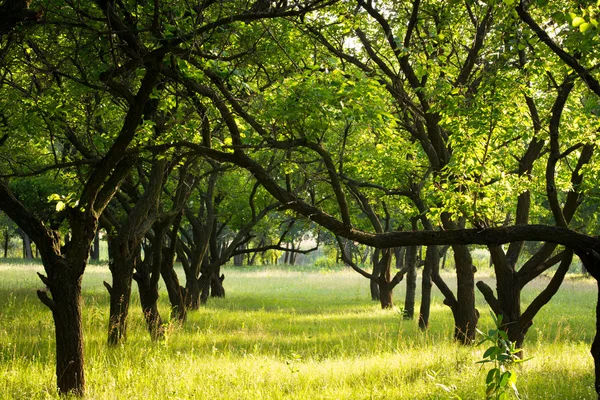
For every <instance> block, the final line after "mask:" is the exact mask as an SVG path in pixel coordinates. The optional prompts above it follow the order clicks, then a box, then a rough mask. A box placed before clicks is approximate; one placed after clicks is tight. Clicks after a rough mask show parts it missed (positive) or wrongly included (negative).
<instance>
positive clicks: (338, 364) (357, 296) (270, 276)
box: [0, 263, 596, 399]
mask: <svg viewBox="0 0 600 400" xmlns="http://www.w3.org/2000/svg"><path fill="white" fill-rule="evenodd" d="M40 270H41V267H40V266H38V265H35V264H22V263H12V264H10V265H8V264H0V321H1V323H0V398H2V399H10V398H14V399H30V398H36V399H45V398H56V397H57V395H56V392H55V390H54V381H55V378H54V331H53V325H52V320H51V315H50V312H49V311H48V310H47V309H46V308H45V307H44V306H43V305H42V304H41V303H40V302H39V300H38V299H37V298H36V295H35V289H36V288H38V287H41V286H42V285H41V282H40V281H39V279H38V278H37V276H36V274H35V273H36V272H37V271H40ZM225 274H226V280H225V286H226V291H227V297H226V298H225V299H211V300H210V301H209V304H208V305H206V306H205V307H202V308H201V309H200V310H198V311H194V312H191V313H190V314H189V318H188V321H187V323H186V324H185V326H183V327H176V326H171V325H169V326H168V329H167V333H168V334H167V339H166V340H165V341H164V342H161V343H152V342H151V341H150V339H149V335H148V334H147V333H146V331H145V326H144V324H143V320H142V317H141V312H140V307H139V303H138V299H137V297H136V296H137V295H135V294H134V302H133V304H132V310H131V319H130V325H129V334H128V342H127V343H126V344H125V345H123V346H121V347H118V348H116V349H108V348H107V346H106V345H105V341H106V328H107V319H108V317H107V314H108V294H107V293H106V291H105V289H104V288H103V286H102V281H103V280H108V281H110V274H109V272H108V269H107V268H106V267H105V266H101V265H94V266H90V267H89V268H88V270H87V271H86V274H85V277H84V329H85V339H86V348H85V356H86V373H87V384H88V397H89V398H91V399H166V398H172V399H186V398H190V399H194V398H219V399H363V398H364V399H367V398H368V399H438V398H439V399H444V398H451V394H449V393H448V392H447V391H446V390H445V389H444V388H447V389H450V390H452V391H453V393H454V394H456V395H459V396H460V397H461V398H463V399H481V398H483V390H484V380H485V374H486V369H485V367H484V368H482V367H481V366H480V365H479V364H476V361H477V360H479V358H480V357H481V354H482V353H483V349H482V348H471V347H462V346H458V345H456V344H454V343H453V342H452V340H451V337H452V316H451V313H450V311H449V310H448V308H447V307H446V306H444V305H442V303H441V300H442V299H441V296H440V295H439V293H437V291H435V297H434V300H433V306H432V315H431V328H430V330H429V331H427V332H425V333H423V332H420V331H419V329H418V327H417V324H416V321H403V320H402V318H401V312H400V311H401V310H400V309H396V310H394V311H382V310H380V309H379V308H378V305H377V304H376V303H373V302H371V301H370V300H369V295H368V284H367V281H366V280H365V279H364V278H362V277H360V276H359V275H358V274H356V273H354V272H352V271H334V272H325V273H324V272H315V271H312V272H300V271H286V270H282V269H268V268H245V269H234V268H228V269H226V271H225ZM180 275H181V274H180ZM447 278H448V280H449V283H451V284H454V281H453V280H452V276H451V273H450V272H448V273H447ZM480 278H481V279H485V280H489V282H490V283H491V282H492V281H491V278H490V276H489V271H487V272H486V271H483V272H482V273H480ZM545 282H547V278H541V279H540V280H539V281H535V282H533V283H532V284H531V285H530V286H531V288H529V289H527V290H526V291H525V292H524V293H523V297H524V298H525V299H527V300H528V301H529V300H531V299H532V298H533V296H534V295H535V293H537V292H539V290H541V289H542V288H543V284H544V283H545ZM595 296H596V289H595V284H594V282H593V281H591V280H589V279H585V278H581V277H577V278H573V279H568V280H567V281H566V282H565V284H564V287H563V288H562V289H561V291H560V292H559V294H558V295H557V296H556V298H555V299H553V300H552V301H551V303H550V304H549V305H548V306H547V307H546V308H545V309H544V310H542V312H541V313H540V315H539V317H538V318H537V319H536V321H535V325H534V326H533V327H532V328H531V330H530V333H529V335H528V337H527V339H526V343H525V352H526V354H527V356H532V357H533V359H531V360H530V361H528V362H526V363H525V364H523V365H522V366H521V367H519V368H518V369H517V374H518V376H519V382H518V386H519V389H520V391H521V394H522V397H523V398H525V399H592V398H595V396H594V391H593V363H592V359H591V356H589V344H590V343H591V340H592V338H593V335H594V307H595V301H596V299H595ZM403 297H404V286H403V285H402V287H401V288H400V289H399V290H396V292H395V301H396V304H397V306H401V305H402V303H403ZM478 301H479V309H480V311H481V313H482V319H481V324H480V328H481V329H486V328H488V327H490V326H491V319H490V318H489V316H488V313H487V307H486V306H485V305H484V302H483V300H482V299H481V298H478ZM417 307H418V305H417ZM160 308H161V311H162V313H163V317H164V318H165V319H167V318H168V313H169V306H168V303H167V298H166V295H163V296H162V297H161V303H160Z"/></svg>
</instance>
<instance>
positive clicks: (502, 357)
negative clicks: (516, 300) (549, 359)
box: [477, 312, 527, 400]
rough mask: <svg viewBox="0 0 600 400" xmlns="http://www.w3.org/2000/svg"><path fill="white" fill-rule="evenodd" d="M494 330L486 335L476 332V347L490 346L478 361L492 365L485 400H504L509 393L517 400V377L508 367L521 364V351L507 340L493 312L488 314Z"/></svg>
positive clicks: (499, 320) (500, 316)
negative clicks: (479, 339)
mask: <svg viewBox="0 0 600 400" xmlns="http://www.w3.org/2000/svg"><path fill="white" fill-rule="evenodd" d="M490 314H491V315H492V319H493V320H494V324H495V325H496V328H495V329H490V330H489V331H488V333H487V334H485V333H483V332H481V331H480V330H477V332H478V333H479V335H480V336H481V337H482V339H481V341H480V342H479V343H478V344H477V345H478V346H479V345H481V344H483V343H487V342H489V343H491V346H490V347H488V348H487V350H486V351H485V352H484V353H483V359H482V360H481V361H478V363H479V364H488V363H493V366H494V367H493V368H492V369H490V370H489V372H488V374H487V376H486V378H485V384H486V390H485V398H486V400H491V399H494V400H504V399H508V398H509V393H511V392H512V393H513V394H514V395H515V397H516V398H517V399H520V397H519V391H518V390H517V386H516V382H517V375H516V373H515V372H514V371H511V370H510V367H511V366H513V365H514V364H517V363H522V362H524V361H527V360H523V359H521V358H520V357H519V353H520V352H521V349H517V348H516V347H515V344H514V343H513V342H511V341H510V340H508V335H507V334H506V332H505V331H504V330H502V329H501V326H502V315H499V316H498V317H496V315H495V314H494V313H493V312H490Z"/></svg>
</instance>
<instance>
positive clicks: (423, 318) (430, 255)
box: [419, 245, 440, 330]
mask: <svg viewBox="0 0 600 400" xmlns="http://www.w3.org/2000/svg"><path fill="white" fill-rule="evenodd" d="M439 263H440V252H439V248H438V246H435V245H434V246H427V252H426V254H425V265H424V267H423V277H422V281H421V309H420V310H419V328H420V329H421V330H426V329H427V328H428V327H429V315H430V312H431V287H432V285H433V281H432V279H431V274H432V272H433V271H434V270H437V269H438V268H439Z"/></svg>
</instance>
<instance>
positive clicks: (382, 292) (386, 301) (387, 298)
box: [378, 280, 394, 310]
mask: <svg viewBox="0 0 600 400" xmlns="http://www.w3.org/2000/svg"><path fill="white" fill-rule="evenodd" d="M378 287H379V301H380V302H381V308H382V309H384V310H386V309H390V308H393V307H394V298H393V295H394V293H393V292H394V287H393V286H392V285H391V284H390V283H389V282H386V281H385V280H382V281H380V282H379V284H378Z"/></svg>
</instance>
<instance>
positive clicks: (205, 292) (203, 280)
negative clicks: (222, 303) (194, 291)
mask: <svg viewBox="0 0 600 400" xmlns="http://www.w3.org/2000/svg"><path fill="white" fill-rule="evenodd" d="M211 278H212V274H211V273H210V271H207V272H203V273H202V275H200V278H199V279H198V285H199V286H200V304H206V302H207V301H208V296H210V283H211V280H212V279H211Z"/></svg>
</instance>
